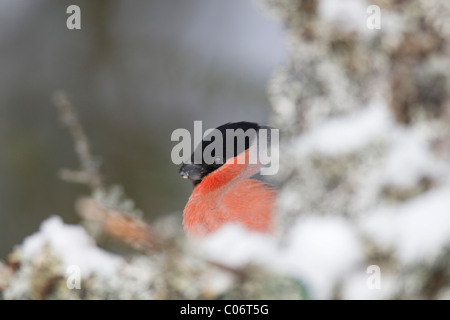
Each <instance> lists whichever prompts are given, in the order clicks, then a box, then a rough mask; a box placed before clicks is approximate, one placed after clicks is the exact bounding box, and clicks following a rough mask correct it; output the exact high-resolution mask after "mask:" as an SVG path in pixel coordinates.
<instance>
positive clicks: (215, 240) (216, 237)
mask: <svg viewBox="0 0 450 320" xmlns="http://www.w3.org/2000/svg"><path fill="white" fill-rule="evenodd" d="M200 245H201V247H202V248H203V249H204V250H205V252H206V254H207V255H208V256H209V257H210V258H211V259H212V260H214V261H216V262H218V263H221V264H223V265H226V266H229V267H232V268H239V267H243V266H245V265H247V264H249V263H250V262H263V263H265V262H267V261H270V260H271V259H272V257H273V256H275V255H276V252H275V242H274V239H273V238H272V237H270V236H267V235H264V234H261V233H256V232H250V231H248V230H247V229H245V228H244V227H243V226H241V225H238V224H228V225H225V226H223V227H222V228H220V229H219V230H218V231H216V232H214V233H213V234H211V235H210V236H208V237H207V239H205V240H204V241H201V243H200Z"/></svg>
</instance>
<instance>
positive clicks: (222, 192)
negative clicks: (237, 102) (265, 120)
mask: <svg viewBox="0 0 450 320" xmlns="http://www.w3.org/2000/svg"><path fill="white" fill-rule="evenodd" d="M230 129H231V130H234V132H240V134H245V133H247V132H248V130H249V129H253V130H254V132H256V133H259V132H260V130H261V129H269V127H267V126H262V125H259V124H257V123H253V122H247V121H241V122H234V123H226V124H224V125H221V126H219V127H217V128H216V132H219V133H221V134H222V137H223V139H222V141H223V143H222V146H223V150H222V156H220V155H219V156H218V157H217V158H216V159H215V161H214V162H212V163H207V161H205V158H204V156H203V153H199V152H196V151H198V150H194V152H193V153H192V156H191V158H190V161H188V162H187V163H184V164H183V165H182V166H181V168H180V170H179V173H180V175H181V176H182V177H183V178H185V179H189V180H191V181H192V182H193V185H194V189H193V191H192V194H191V196H190V197H189V200H188V202H187V204H186V206H185V208H184V211H183V227H184V230H185V233H186V234H187V235H188V236H192V237H197V238H198V237H204V236H207V235H209V234H211V233H213V232H215V231H217V230H218V229H219V228H221V227H223V226H224V225H226V224H230V223H235V224H240V225H241V226H243V227H244V228H246V229H248V230H250V231H254V232H261V233H268V234H270V233H271V232H272V231H273V223H274V217H273V211H274V204H275V199H276V190H275V189H274V187H272V186H270V185H268V184H267V183H265V182H263V181H260V180H258V179H255V178H254V176H255V175H256V174H258V172H259V171H260V168H261V163H260V162H256V163H253V162H251V161H249V160H250V159H251V157H252V153H253V154H255V152H256V148H257V145H258V144H257V140H258V139H257V137H258V135H256V137H255V138H254V139H253V140H252V139H251V137H249V136H245V144H242V145H241V146H239V144H238V143H236V141H237V140H238V138H237V137H238V136H239V134H236V137H234V138H233V139H234V140H232V139H231V137H230V138H228V137H227V135H226V131H227V130H230ZM238 129H242V130H240V131H239V130H238ZM267 131H268V132H269V133H270V130H267ZM269 138H270V136H269ZM214 141H215V137H206V138H203V140H202V142H201V143H200V144H199V145H198V147H197V148H201V151H205V148H207V147H208V146H210V144H211V143H213V142H214ZM241 141H243V140H241ZM232 142H234V143H232ZM210 147H211V146H210ZM217 154H220V153H217ZM199 155H200V156H201V158H200V159H199V158H198V157H199ZM212 156H214V152H212ZM195 160H198V161H195Z"/></svg>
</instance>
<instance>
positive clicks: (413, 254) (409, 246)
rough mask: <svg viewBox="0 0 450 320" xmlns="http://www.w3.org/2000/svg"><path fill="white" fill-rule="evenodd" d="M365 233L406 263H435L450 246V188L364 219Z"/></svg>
mask: <svg viewBox="0 0 450 320" xmlns="http://www.w3.org/2000/svg"><path fill="white" fill-rule="evenodd" d="M359 224H360V226H361V228H362V230H364V231H365V233H366V234H367V235H368V236H370V238H371V239H372V240H373V241H374V242H375V243H377V244H378V245H379V246H380V247H382V248H385V249H394V250H395V255H396V257H397V258H398V259H399V260H400V261H401V262H403V263H406V264H409V263H411V264H412V263H417V262H432V261H434V260H435V259H436V258H437V257H438V255H439V254H440V253H441V252H442V250H443V249H444V248H445V246H446V245H449V244H450V187H445V188H441V189H437V190H433V191H430V192H428V193H426V194H424V195H422V196H419V197H416V198H414V199H413V200H410V201H408V202H406V203H404V204H401V205H398V206H395V207H389V208H384V209H379V210H375V211H373V212H370V213H368V214H367V215H363V216H361V218H360V222H359Z"/></svg>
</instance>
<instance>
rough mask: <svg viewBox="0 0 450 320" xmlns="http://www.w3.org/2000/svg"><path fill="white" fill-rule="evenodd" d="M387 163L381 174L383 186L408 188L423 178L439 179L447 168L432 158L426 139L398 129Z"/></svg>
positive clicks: (394, 133) (392, 138)
mask: <svg viewBox="0 0 450 320" xmlns="http://www.w3.org/2000/svg"><path fill="white" fill-rule="evenodd" d="M390 137H391V142H390V146H389V151H388V154H387V157H386V162H385V164H384V165H383V168H382V172H380V180H381V181H382V183H383V184H388V185H393V186H398V187H405V188H406V187H408V186H413V185H414V184H415V183H417V181H419V180H420V179H421V178H423V177H436V178H437V177H438V176H439V175H440V173H441V172H443V171H445V167H444V166H443V165H440V164H439V162H438V161H437V159H435V158H433V157H432V156H431V153H430V151H429V150H428V146H427V144H426V141H424V139H421V138H420V136H418V135H417V134H416V133H414V132H411V131H409V130H407V129H403V128H398V129H396V130H395V131H394V132H392V134H391V135H390Z"/></svg>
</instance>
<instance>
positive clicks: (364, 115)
mask: <svg viewBox="0 0 450 320" xmlns="http://www.w3.org/2000/svg"><path fill="white" fill-rule="evenodd" d="M391 127H392V118H391V115H390V114H389V111H388V109H387V107H386V106H385V105H384V104H382V103H377V102H374V103H372V104H370V105H369V106H367V107H366V108H364V109H362V110H361V111H359V112H356V113H354V114H351V115H348V116H343V117H339V118H333V119H331V120H328V121H327V122H325V123H323V124H322V125H319V126H318V127H317V128H316V129H313V130H311V131H310V132H309V133H306V134H305V135H303V136H301V137H300V138H299V140H297V142H296V143H295V144H296V146H294V148H295V149H296V150H297V152H298V153H299V154H308V153H312V152H315V153H319V154H324V155H329V156H340V155H344V154H348V153H352V152H354V151H356V150H358V149H359V148H362V147H364V146H365V145H367V144H368V143H370V142H372V141H374V140H376V139H384V138H385V137H386V134H387V131H388V130H389V129H390V128H391Z"/></svg>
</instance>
